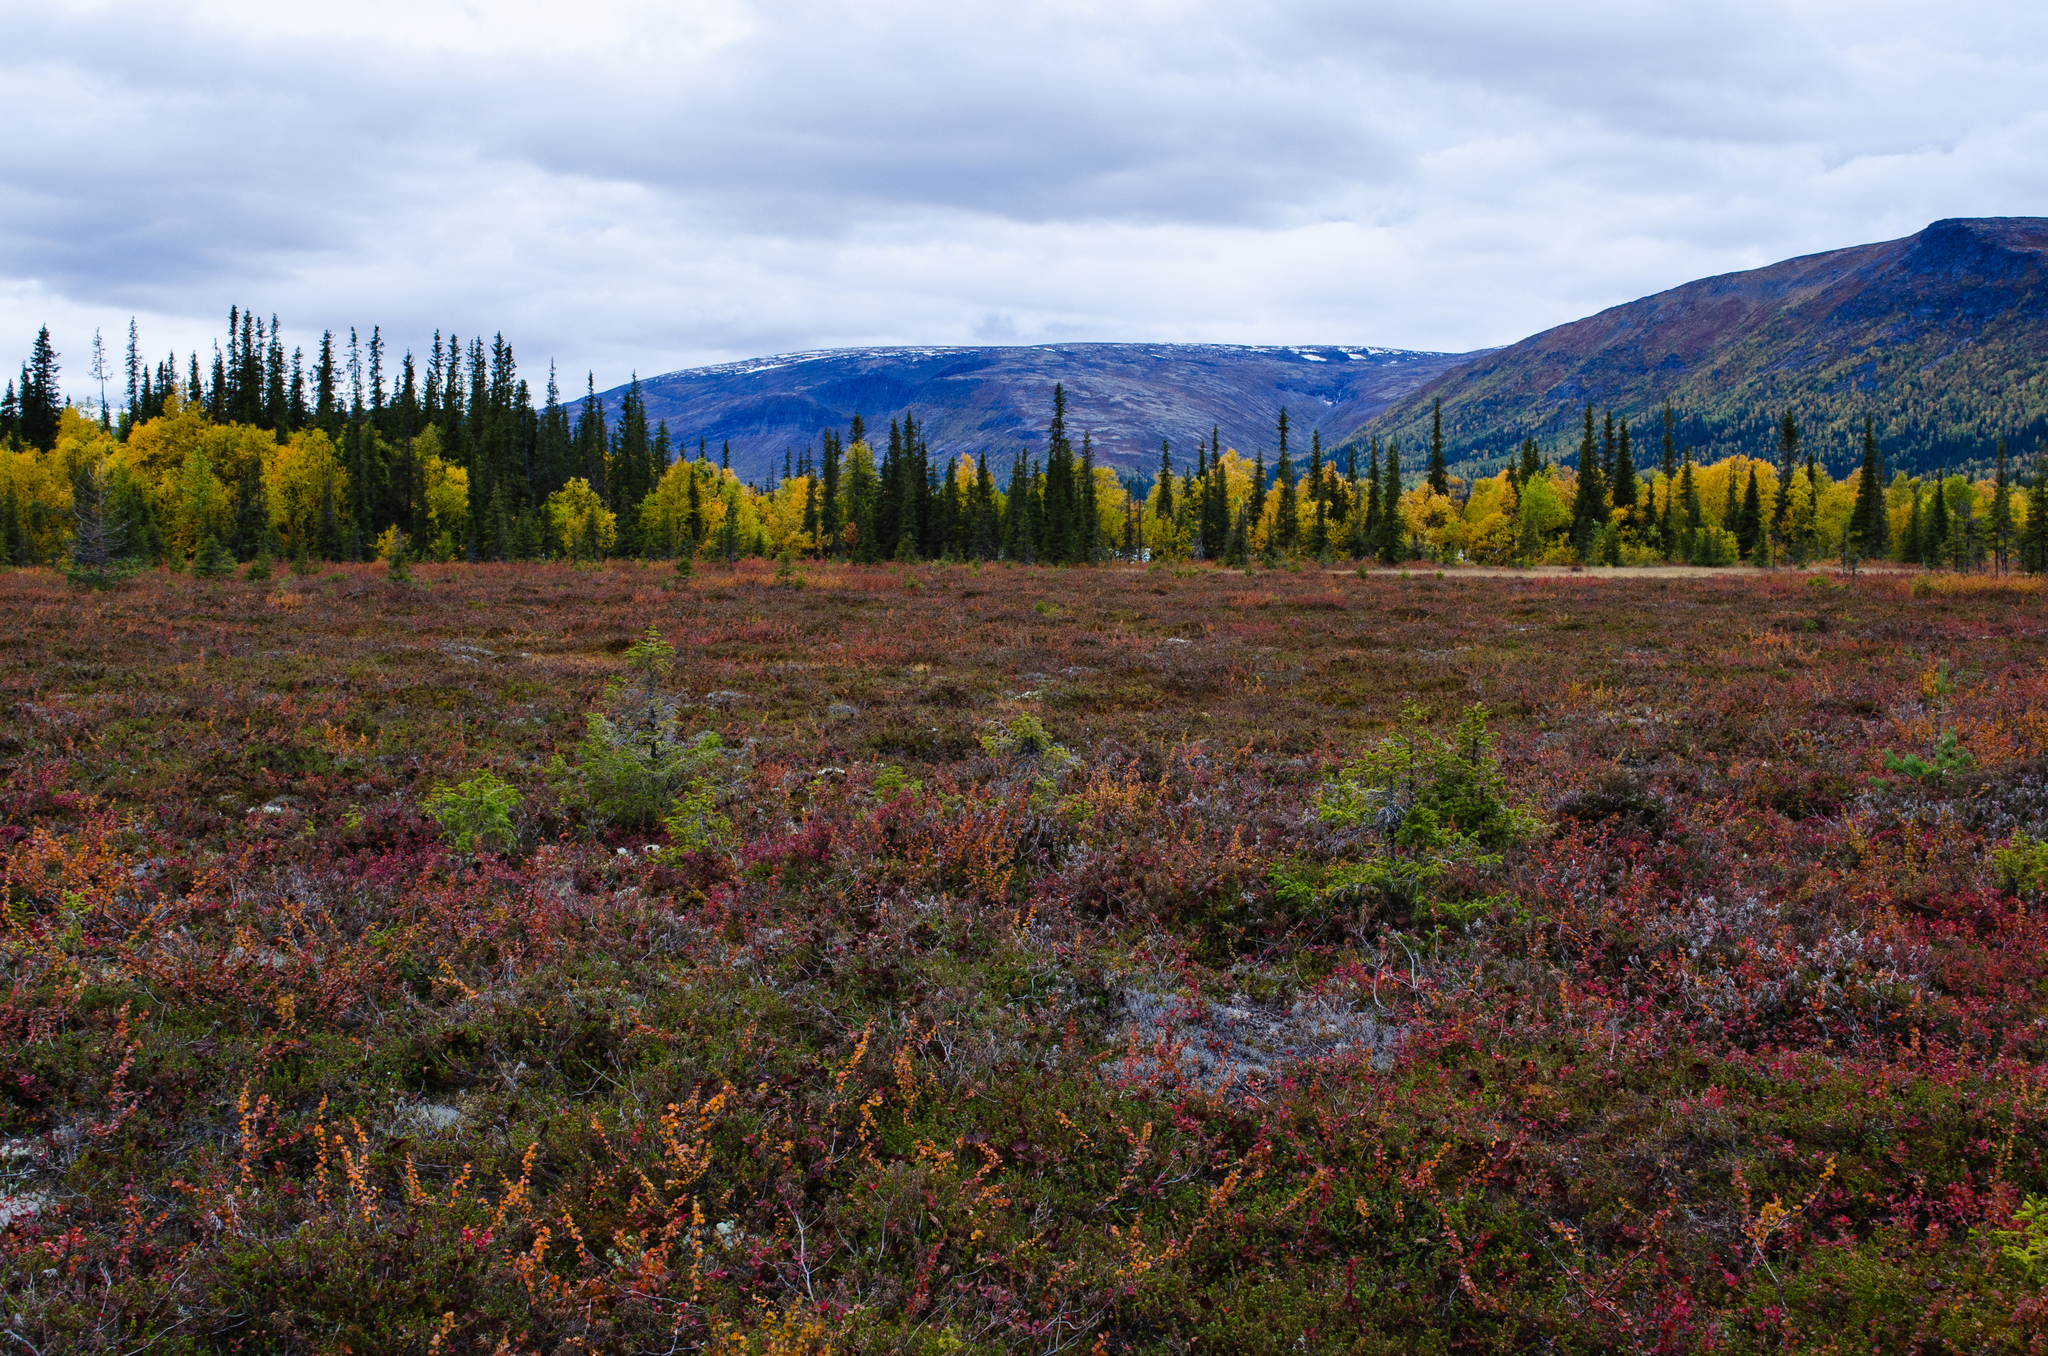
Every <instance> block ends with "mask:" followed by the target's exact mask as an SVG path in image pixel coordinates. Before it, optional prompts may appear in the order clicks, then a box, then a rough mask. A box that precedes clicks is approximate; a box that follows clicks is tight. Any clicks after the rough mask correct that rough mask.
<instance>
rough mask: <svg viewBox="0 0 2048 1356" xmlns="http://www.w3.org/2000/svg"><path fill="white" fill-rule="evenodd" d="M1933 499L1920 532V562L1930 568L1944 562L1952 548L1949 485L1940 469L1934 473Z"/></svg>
mask: <svg viewBox="0 0 2048 1356" xmlns="http://www.w3.org/2000/svg"><path fill="white" fill-rule="evenodd" d="M1933 500H1934V502H1933V503H1931V504H1929V505H1928V506H1927V521H1926V524H1925V525H1924V526H1923V527H1922V529H1921V532H1920V563H1921V564H1922V565H1925V566H1926V567H1927V568H1928V569H1930V570H1931V569H1934V568H1935V567H1936V566H1939V565H1941V564H1944V563H1945V562H1946V561H1947V559H1948V556H1949V550H1950V546H1949V521H1948V519H1949V513H1948V485H1947V483H1946V477H1945V476H1944V474H1943V473H1942V472H1940V471H1936V472H1935V473H1934V494H1933Z"/></svg>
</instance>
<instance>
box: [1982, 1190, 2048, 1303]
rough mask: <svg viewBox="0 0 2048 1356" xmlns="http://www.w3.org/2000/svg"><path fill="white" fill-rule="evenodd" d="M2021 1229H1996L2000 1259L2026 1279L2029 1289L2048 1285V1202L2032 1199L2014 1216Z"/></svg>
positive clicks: (2014, 1220) (2047, 1200)
mask: <svg viewBox="0 0 2048 1356" xmlns="http://www.w3.org/2000/svg"><path fill="white" fill-rule="evenodd" d="M2012 1218H2013V1223H2015V1224H2017V1225H2019V1226H2020V1227H2019V1228H2017V1229H1994V1230H1992V1231H1991V1236H1992V1237H1993V1238H1995V1239H1997V1240H1998V1242H1999V1244H2000V1247H1999V1250H1998V1251H1999V1255H2000V1256H2002V1257H2003V1258H2004V1259H2005V1262H2006V1265H2007V1266H2009V1267H2011V1268H2012V1269H2013V1270H2014V1271H2017V1272H2018V1273H2019V1274H2020V1275H2022V1276H2024V1277H2025V1278H2026V1280H2027V1284H2029V1285H2040V1284H2041V1283H2042V1282H2044V1281H2048V1198H2043V1197H2040V1196H2029V1197H2027V1199H2026V1203H2025V1204H2023V1205H2021V1206H2020V1208H2019V1209H2017V1210H2015V1211H2013V1212H2012Z"/></svg>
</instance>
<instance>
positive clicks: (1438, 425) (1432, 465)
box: [1429, 396, 1451, 495]
mask: <svg viewBox="0 0 2048 1356" xmlns="http://www.w3.org/2000/svg"><path fill="white" fill-rule="evenodd" d="M1429 488H1430V490H1431V491H1432V492H1433V493H1436V494H1441V495H1449V494H1450V492H1451V473H1450V468H1448V467H1447V466H1445V465H1444V400H1443V397H1442V396H1438V397H1437V399H1436V404H1435V405H1433V406H1431V407H1430V411H1429Z"/></svg>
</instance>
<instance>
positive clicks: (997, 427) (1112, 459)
mask: <svg viewBox="0 0 2048 1356" xmlns="http://www.w3.org/2000/svg"><path fill="white" fill-rule="evenodd" d="M1462 356H1463V355H1459V354H1448V353H1417V352H1409V351H1405V350H1400V349H1386V348H1366V347H1353V346H1338V347H1314V346H1302V347H1293V348H1260V347H1246V346H1240V345H1231V344H1048V345H1038V346H1031V347H1002V348H850V349H826V350H821V351H817V352H810V353H787V354H782V355H780V356H778V357H772V358H758V359H755V360H752V361H749V362H738V363H725V364H722V365H720V366H717V367H698V368H691V369H689V370H687V371H682V372H670V373H667V374H666V375H663V376H659V377H650V378H647V379H645V380H643V381H642V382H641V392H642V395H643V396H644V398H645V400H646V402H647V417H648V419H649V420H650V422H651V421H653V420H657V419H666V420H668V426H669V431H670V433H671V434H673V435H674V437H675V438H676V440H677V441H678V443H681V444H687V445H688V446H690V447H692V448H694V447H695V446H696V445H697V440H698V439H699V438H703V439H704V440H705V441H706V444H707V445H708V447H709V448H710V450H711V452H712V454H713V455H716V454H717V452H718V449H719V448H720V446H721V445H722V444H723V443H724V442H726V440H728V439H730V440H731V442H732V455H733V466H734V468H735V469H736V470H738V471H739V472H740V474H741V475H742V476H744V477H747V478H749V479H758V478H760V477H762V476H764V475H767V474H771V473H779V472H780V471H781V469H782V457H783V452H784V450H785V449H790V448H793V449H795V451H796V452H797V453H799V454H801V453H802V451H803V450H804V448H805V447H806V446H812V447H815V446H816V444H817V441H818V434H819V431H820V430H822V429H825V428H836V429H839V430H840V431H841V432H842V433H843V432H844V431H845V429H846V426H847V423H848V421H849V420H850V419H851V418H852V417H853V416H854V415H855V414H860V415H862V416H863V417H864V418H865V419H866V420H867V422H868V425H869V427H870V428H874V429H878V430H879V431H880V435H881V436H886V431H887V428H888V424H889V421H890V420H891V419H895V418H899V417H901V415H902V414H903V412H904V411H905V410H906V409H908V410H911V411H912V412H913V413H914V414H915V415H916V417H917V421H918V423H919V424H920V425H921V426H922V427H923V428H924V430H925V437H926V439H927V441H929V442H930V444H931V449H932V452H933V454H934V456H936V457H938V458H939V459H941V460H943V459H944V458H946V457H948V456H950V455H952V454H954V453H965V454H969V455H972V454H974V453H978V452H984V451H985V452H987V453H988V454H989V457H990V460H991V462H992V463H995V464H997V465H998V466H1002V467H1006V466H1007V465H1008V463H1009V461H1010V459H1011V458H1012V457H1014V456H1015V455H1016V453H1017V451H1018V449H1019V448H1028V449H1032V450H1034V451H1036V452H1039V453H1043V452H1044V450H1045V428H1046V424H1047V422H1048V421H1049V420H1050V419H1051V417H1052V388H1053V384H1054V383H1055V382H1064V383H1065V384H1066V388H1067V408H1068V424H1069V427H1070V428H1071V429H1072V430H1073V435H1074V439H1075V441H1076V443H1078V442H1079V441H1080V437H1081V434H1082V433H1083V432H1084V431H1085V432H1088V433H1090V434H1092V435H1093V436H1094V439H1095V450H1096V457H1097V459H1098V460H1099V461H1101V462H1102V463H1103V464H1105V465H1110V466H1115V467H1117V468H1118V469H1120V470H1123V471H1127V472H1130V471H1142V470H1145V469H1147V468H1150V467H1153V466H1156V465H1157V464H1158V457H1159V441H1160V439H1161V438H1170V439H1171V440H1172V441H1173V444H1174V446H1175V448H1176V449H1179V450H1181V451H1182V452H1183V453H1184V454H1185V455H1186V456H1187V457H1189V458H1190V459H1191V458H1192V456H1193V453H1194V444H1195V440H1196V439H1197V438H1206V437H1207V436H1208V434H1209V430H1210V428H1211V427H1212V426H1216V427H1219V428H1220V429H1221V431H1222V436H1223V441H1224V445H1225V446H1226V447H1236V448H1238V449H1240V450H1242V451H1243V452H1244V453H1245V454H1246V455H1247V456H1249V455H1251V453H1252V452H1253V451H1254V450H1255V449H1258V448H1262V447H1263V448H1267V449H1271V448H1272V446H1273V444H1274V425H1275V423H1276V422H1277V420H1278V419H1279V415H1280V409H1281V407H1282V406H1286V407H1287V409H1288V411H1289V417H1290V421H1291V424H1292V427H1293V428H1294V429H1295V430H1296V431H1297V432H1298V433H1299V436H1300V445H1299V446H1300V455H1302V456H1304V457H1306V456H1307V454H1308V440H1309V433H1310V431H1311V430H1312V429H1316V428H1320V429H1321V430H1322V433H1323V438H1324V440H1325V442H1326V443H1327V442H1329V441H1331V440H1332V439H1333V438H1334V437H1338V436H1342V435H1344V434H1348V433H1350V432H1351V431H1352V430H1353V429H1355V428H1357V427H1358V426H1359V425H1360V424H1362V423H1364V422H1365V421H1366V420H1368V419H1370V418H1371V417H1372V416H1373V415H1375V414H1377V413H1379V412H1380V411H1381V410H1382V409H1384V408H1386V407H1387V406H1388V405H1389V404H1391V403H1392V402H1394V401H1395V400H1397V399H1399V398H1400V397H1402V396H1404V395H1406V394H1408V393H1409V392H1411V391H1413V390H1414V389H1416V388H1417V387H1418V386H1421V385H1422V384H1423V383H1425V382H1428V381H1430V380H1431V379H1432V378H1434V377H1436V376H1438V375H1439V374H1441V373H1442V372H1444V371H1445V370H1446V369H1447V368H1450V367H1452V366H1454V365H1455V364H1457V363H1458V362H1459V361H1461V359H1462ZM624 392H625V388H624V387H620V388H616V389H614V390H610V391H606V392H604V402H605V409H606V412H607V413H609V414H611V415H614V416H616V414H617V413H618V408H619V398H620V397H621V396H622V395H623V394H624Z"/></svg>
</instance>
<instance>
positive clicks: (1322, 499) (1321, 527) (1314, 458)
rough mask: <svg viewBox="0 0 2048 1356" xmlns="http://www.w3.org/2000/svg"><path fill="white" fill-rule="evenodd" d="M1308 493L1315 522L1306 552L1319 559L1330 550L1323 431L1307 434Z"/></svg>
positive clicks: (1311, 528)
mask: <svg viewBox="0 0 2048 1356" xmlns="http://www.w3.org/2000/svg"><path fill="white" fill-rule="evenodd" d="M1308 446H1309V452H1308V494H1309V499H1310V501H1311V502H1312V503H1313V504H1314V505H1315V522H1314V524H1313V525H1312V526H1311V527H1310V528H1309V536H1308V553H1309V554H1310V555H1312V556H1314V557H1315V558H1316V559H1317V560H1321V559H1322V558H1323V557H1324V556H1326V555H1328V554H1329V551H1330V518H1329V511H1328V510H1329V496H1328V495H1327V494H1326V493H1324V487H1323V431H1322V430H1321V429H1316V430H1314V431H1312V432H1311V433H1310V434H1309V444H1308Z"/></svg>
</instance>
